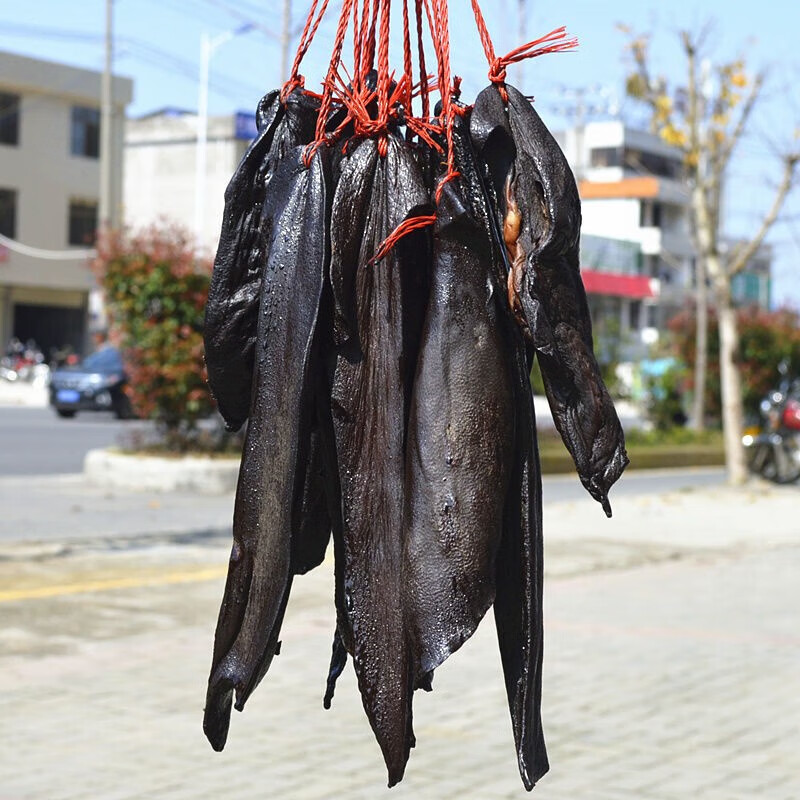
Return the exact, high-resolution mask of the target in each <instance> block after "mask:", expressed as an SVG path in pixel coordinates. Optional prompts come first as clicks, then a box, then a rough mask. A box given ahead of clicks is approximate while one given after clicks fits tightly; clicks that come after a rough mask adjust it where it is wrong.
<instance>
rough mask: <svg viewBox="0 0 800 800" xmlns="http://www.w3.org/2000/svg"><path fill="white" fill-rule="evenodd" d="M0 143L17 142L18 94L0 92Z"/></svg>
mask: <svg viewBox="0 0 800 800" xmlns="http://www.w3.org/2000/svg"><path fill="white" fill-rule="evenodd" d="M0 144H19V95H16V94H8V93H7V92H0Z"/></svg>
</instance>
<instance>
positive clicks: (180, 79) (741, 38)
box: [0, 0, 800, 308]
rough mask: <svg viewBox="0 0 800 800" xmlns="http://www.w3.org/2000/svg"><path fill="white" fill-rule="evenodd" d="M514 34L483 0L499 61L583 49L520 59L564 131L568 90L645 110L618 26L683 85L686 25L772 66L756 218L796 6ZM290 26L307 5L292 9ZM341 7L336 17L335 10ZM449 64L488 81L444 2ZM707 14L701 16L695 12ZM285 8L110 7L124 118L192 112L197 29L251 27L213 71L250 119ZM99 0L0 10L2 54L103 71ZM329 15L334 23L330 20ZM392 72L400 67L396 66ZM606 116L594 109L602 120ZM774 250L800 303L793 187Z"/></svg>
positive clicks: (679, 0) (744, 173) (791, 55)
mask: <svg viewBox="0 0 800 800" xmlns="http://www.w3.org/2000/svg"><path fill="white" fill-rule="evenodd" d="M527 3H528V9H529V12H528V18H527V21H526V25H525V28H526V29H525V30H524V31H523V30H522V29H521V25H520V23H519V18H518V15H517V0H483V2H482V3H481V6H482V8H483V10H484V14H485V16H486V19H487V22H488V24H489V28H490V30H491V32H492V34H493V37H494V39H495V43H496V47H497V51H498V52H506V51H508V50H510V49H511V48H512V47H514V46H516V45H517V44H520V43H521V42H522V41H524V40H527V39H532V38H535V37H537V36H539V35H541V34H543V33H546V32H547V31H549V30H551V29H552V28H555V27H558V26H560V25H566V26H567V28H568V30H569V31H570V32H571V33H574V34H576V35H577V36H578V37H579V39H580V47H579V49H578V51H577V52H574V53H569V54H560V55H550V56H546V57H544V58H540V59H536V60H534V61H532V62H529V63H528V64H526V66H525V68H524V74H523V76H522V79H521V80H520V77H519V74H518V73H517V74H514V73H512V79H513V80H514V81H515V82H516V83H518V84H520V85H521V87H522V88H523V89H524V90H525V91H526V93H528V94H533V95H535V97H536V99H537V107H538V108H539V111H540V114H541V115H542V116H543V118H544V119H545V121H546V122H547V123H548V124H549V125H550V126H551V127H555V128H557V127H561V126H562V125H564V124H565V121H566V120H565V117H564V116H563V111H564V110H566V109H569V108H570V107H574V100H573V99H572V98H573V97H574V91H575V90H576V89H588V90H589V91H588V93H587V97H589V98H593V102H594V103H595V105H597V106H606V107H607V106H608V103H609V101H613V100H616V101H617V102H618V104H619V105H620V107H621V113H622V114H623V116H624V117H625V118H626V119H629V120H636V119H637V118H641V117H640V112H639V111H638V110H637V109H636V108H635V106H634V105H633V104H632V103H631V102H630V101H625V98H624V97H623V96H622V87H623V79H624V74H625V62H624V59H623V56H622V48H623V42H624V40H623V37H622V36H621V34H620V33H619V32H618V31H617V30H616V24H617V23H619V22H624V23H626V24H627V25H629V26H631V27H632V28H633V29H634V30H637V31H643V32H644V31H649V32H651V33H652V34H653V55H654V70H653V71H654V72H657V73H662V74H664V75H665V76H667V77H670V78H673V79H674V80H680V79H681V66H682V62H681V60H680V58H679V51H678V48H677V45H676V42H677V34H678V32H679V31H680V30H683V29H691V30H699V29H700V28H701V27H702V26H703V25H705V24H706V23H708V22H711V23H712V29H711V34H710V36H709V39H708V48H709V55H710V57H712V59H715V60H716V59H719V60H724V59H730V58H733V57H736V56H739V55H743V56H745V58H746V59H747V63H748V66H749V67H750V68H751V69H767V70H769V76H770V79H769V84H768V89H767V92H766V93H765V96H764V102H763V103H762V107H761V109H760V112H759V114H758V116H757V119H756V124H755V125H754V130H753V133H752V135H751V136H750V137H748V139H747V140H745V141H744V142H743V144H742V146H741V148H740V149H739V151H738V153H737V157H736V160H735V161H736V163H735V164H734V167H733V175H732V176H731V177H732V180H731V181H730V183H729V190H728V196H727V203H726V217H727V228H728V231H729V232H730V233H731V234H733V235H746V234H747V233H749V232H752V231H753V230H754V229H755V228H756V226H757V223H758V219H759V214H760V213H761V212H762V210H763V209H764V208H765V207H766V205H767V203H768V202H769V188H770V186H771V185H772V184H773V183H774V182H775V181H776V180H777V170H776V166H775V159H774V156H773V153H772V148H773V147H774V146H776V145H777V146H780V145H781V144H784V145H785V144H786V143H787V142H789V143H790V142H791V135H792V133H793V131H794V130H795V129H796V128H798V126H800V91H798V89H797V87H798V85H800V51H799V50H798V46H797V31H798V30H800V2H796V1H794V2H793V1H792V0H764V2H761V3H759V4H754V3H752V2H745V0H704V1H703V3H697V2H693V1H692V0H673V2H671V3H667V2H663V0H662V2H656V1H655V0H638V2H637V1H636V0H617V2H610V3H598V2H596V0H561V2H559V3H552V2H550V3H544V2H541V0H527ZM293 5H294V16H295V24H298V23H300V22H301V18H302V17H304V14H305V11H306V9H307V8H308V5H310V0H294V2H293ZM337 5H338V4H337V3H336V0H332V3H331V8H332V9H334V10H335V8H336V6H337ZM450 6H451V38H452V53H453V69H454V72H455V73H456V74H459V75H461V76H462V77H463V78H464V89H465V99H468V98H469V96H470V95H471V94H473V93H474V92H475V91H477V90H479V89H480V88H481V87H482V86H483V85H484V83H485V74H486V64H485V59H484V57H483V51H482V49H481V48H480V45H479V43H478V39H477V36H476V34H475V24H474V19H473V17H472V12H471V10H470V7H469V6H470V3H469V0H450ZM699 6H701V7H702V10H698V7H699ZM281 7H282V0H115V15H114V16H115V36H116V39H117V44H116V55H115V72H117V73H119V74H122V75H127V76H129V77H132V78H134V79H135V82H136V85H135V90H134V91H135V95H134V102H133V104H132V106H131V107H130V108H129V113H131V114H132V115H139V114H144V113H147V112H149V111H152V110H154V109H157V108H161V107H164V106H177V107H180V108H186V109H195V108H196V107H197V94H198V78H197V74H198V62H199V56H200V39H201V36H202V34H203V33H208V34H211V35H216V34H219V33H222V32H225V31H227V30H230V29H233V28H237V27H238V26H240V25H241V24H243V23H244V22H247V21H253V22H256V23H258V25H259V26H260V27H259V28H256V29H255V30H252V31H251V32H249V33H246V34H244V35H241V36H238V37H236V38H235V39H233V40H232V41H230V42H228V43H227V44H225V45H224V46H222V47H220V48H219V50H217V52H216V53H215V55H214V58H213V60H212V66H211V85H210V96H209V107H210V111H211V113H228V112H231V111H234V110H252V109H254V108H255V105H256V103H257V102H258V99H259V98H260V97H261V95H262V94H263V93H264V92H265V91H266V90H267V89H270V88H272V87H274V86H275V85H276V84H277V82H278V78H279V63H278V62H279V46H278V42H277V36H278V34H279V32H280V26H281V11H280V9H281ZM104 8H105V2H104V0H72V1H71V2H66V0H33V2H29V3H12V2H11V0H3V1H2V2H0V31H1V32H2V33H0V48H2V49H5V50H10V51H12V52H17V53H22V54H25V55H32V56H36V57H39V58H47V59H50V60H53V61H63V62H66V63H70V64H75V65H77V66H85V67H89V68H93V69H100V68H101V67H102V63H103V32H104ZM329 16H331V17H333V16H335V15H334V14H332V13H330V12H329ZM333 27H334V23H331V22H327V23H325V24H323V27H322V28H321V30H320V33H319V36H318V40H317V41H315V43H314V45H313V46H312V49H311V50H310V52H309V54H308V57H307V59H306V62H305V63H304V69H303V70H302V71H303V72H304V73H305V74H306V76H307V82H308V85H309V86H314V85H315V84H317V83H318V82H319V80H320V79H321V78H322V75H323V72H324V69H325V66H326V62H327V58H326V56H327V54H328V53H329V52H330V48H331V42H332V38H333ZM395 63H397V61H396V60H395ZM598 113H602V112H598ZM769 241H770V242H771V243H772V244H773V246H774V247H775V253H776V259H775V263H774V277H775V284H774V289H773V298H774V300H775V301H777V302H778V303H781V302H790V303H791V304H792V305H795V306H796V307H798V308H800V187H798V189H796V190H795V192H794V195H793V197H792V198H791V200H790V202H789V204H788V206H787V207H786V209H785V213H784V218H783V219H782V220H781V222H780V223H779V224H778V225H777V226H776V228H775V229H774V230H773V233H772V234H771V236H770V238H769Z"/></svg>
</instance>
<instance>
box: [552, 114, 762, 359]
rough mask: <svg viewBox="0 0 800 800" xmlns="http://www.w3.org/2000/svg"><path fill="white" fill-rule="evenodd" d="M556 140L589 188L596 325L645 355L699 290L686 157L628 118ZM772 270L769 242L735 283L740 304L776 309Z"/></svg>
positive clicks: (585, 243) (585, 246) (585, 198)
mask: <svg viewBox="0 0 800 800" xmlns="http://www.w3.org/2000/svg"><path fill="white" fill-rule="evenodd" d="M557 138H558V139H559V142H560V144H561V146H562V147H563V149H564V152H565V154H566V156H567V159H568V160H569V162H570V164H571V166H572V168H573V171H574V172H575V176H576V178H577V180H578V187H579V190H580V193H581V201H582V211H583V226H582V233H583V236H582V253H581V263H582V275H583V280H584V284H585V285H586V290H587V294H588V295H589V303H590V306H591V307H592V313H593V319H594V320H595V326H596V328H597V329H598V330H599V332H600V335H601V336H602V332H603V330H604V328H605V329H606V330H608V332H609V334H611V335H620V334H621V337H622V340H623V341H624V342H626V343H627V345H628V346H629V349H630V350H631V352H632V353H635V351H636V350H637V346H638V349H639V350H640V351H641V349H642V346H643V345H647V344H650V343H652V342H655V341H657V339H658V336H659V333H660V332H661V331H662V330H663V329H664V326H665V324H666V322H667V321H668V320H669V319H670V318H671V317H672V316H674V315H675V314H676V313H677V312H678V311H679V310H681V309H682V308H685V307H686V306H687V304H688V303H689V302H690V300H691V294H692V292H693V286H694V264H695V260H694V259H695V250H694V243H693V239H692V231H691V223H690V213H689V187H688V185H687V184H686V181H685V180H684V179H683V177H682V175H683V169H682V160H681V159H682V157H681V153H680V152H679V151H677V150H676V149H674V148H672V147H670V146H669V145H667V144H666V143H664V142H663V141H662V140H661V139H660V138H659V137H658V136H656V135H654V134H651V133H647V132H645V131H641V130H635V129H632V128H628V127H626V126H625V125H624V123H622V122H620V121H603V122H589V123H587V124H586V125H583V126H581V127H577V128H573V129H570V130H568V131H566V132H565V133H562V134H558V135H557ZM723 255H724V254H723ZM770 269H771V250H770V248H769V247H762V248H761V249H760V250H759V252H758V253H757V255H756V257H754V258H753V259H752V261H751V263H750V264H749V265H748V267H747V269H746V270H745V271H744V272H743V273H742V274H740V275H739V276H737V277H736V279H735V280H734V284H733V291H734V297H735V298H736V300H737V302H739V303H741V304H746V303H747V304H753V303H755V304H757V305H760V306H761V307H763V308H768V307H769V290H770Z"/></svg>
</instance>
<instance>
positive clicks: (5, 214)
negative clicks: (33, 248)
mask: <svg viewBox="0 0 800 800" xmlns="http://www.w3.org/2000/svg"><path fill="white" fill-rule="evenodd" d="M0 233H2V234H3V236H7V237H8V238H9V239H16V238H17V193H16V192H15V191H14V190H13V189H0Z"/></svg>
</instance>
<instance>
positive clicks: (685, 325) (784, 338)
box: [669, 308, 800, 418]
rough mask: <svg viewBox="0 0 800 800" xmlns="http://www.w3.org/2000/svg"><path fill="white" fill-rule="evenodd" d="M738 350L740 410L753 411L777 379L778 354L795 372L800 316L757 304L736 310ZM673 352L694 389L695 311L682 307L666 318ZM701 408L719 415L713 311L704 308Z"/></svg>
mask: <svg viewBox="0 0 800 800" xmlns="http://www.w3.org/2000/svg"><path fill="white" fill-rule="evenodd" d="M738 321H739V337H740V342H739V354H738V357H737V361H738V363H739V366H740V368H741V371H742V390H743V394H744V398H743V399H744V407H745V412H746V413H747V414H750V415H753V416H755V415H757V414H758V404H759V403H760V402H761V400H762V398H763V397H764V396H765V395H766V394H767V392H768V391H769V390H770V389H772V388H773V387H774V386H776V385H777V384H778V381H779V380H780V376H779V374H778V364H779V363H780V361H781V360H782V359H787V360H788V361H789V371H790V374H792V375H800V315H798V314H797V313H796V312H794V311H791V310H787V309H783V310H780V311H771V312H769V311H762V310H760V309H758V308H747V309H740V310H739V312H738ZM669 328H670V330H671V331H672V334H673V337H674V341H675V345H676V348H677V355H678V356H679V357H680V359H681V360H682V361H683V363H684V364H687V365H689V369H687V370H686V373H685V375H686V388H687V389H690V390H691V389H692V388H693V378H694V376H693V374H692V370H691V365H692V364H694V354H695V319H694V315H693V314H690V313H687V312H683V313H681V314H679V315H678V316H677V317H675V318H673V319H672V320H671V321H670V323H669ZM706 392H707V395H706V408H707V410H708V413H709V415H711V416H713V417H716V418H719V415H720V381H719V334H718V329H717V319H716V316H715V314H714V312H713V311H711V312H710V313H709V324H708V375H707V377H706Z"/></svg>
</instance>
